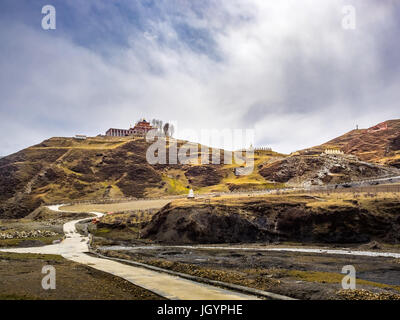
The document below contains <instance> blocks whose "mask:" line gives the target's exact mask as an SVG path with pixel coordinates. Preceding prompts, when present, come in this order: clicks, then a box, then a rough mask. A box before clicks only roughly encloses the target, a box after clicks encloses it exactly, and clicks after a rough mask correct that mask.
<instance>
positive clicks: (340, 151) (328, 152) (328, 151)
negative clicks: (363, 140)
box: [324, 149, 344, 154]
mask: <svg viewBox="0 0 400 320" xmlns="http://www.w3.org/2000/svg"><path fill="white" fill-rule="evenodd" d="M324 153H325V154H344V152H343V151H342V150H339V149H325V151H324Z"/></svg>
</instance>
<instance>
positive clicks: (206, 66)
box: [0, 0, 400, 156]
mask: <svg viewBox="0 0 400 320" xmlns="http://www.w3.org/2000/svg"><path fill="white" fill-rule="evenodd" d="M48 4H51V5H53V6H54V8H55V9H56V29H55V30H44V29H43V28H42V19H43V17H44V16H45V14H42V7H43V6H45V5H48ZM349 5H350V6H352V8H354V10H355V11H354V12H355V16H354V17H355V28H350V29H349V28H344V27H343V19H345V18H348V11H343V10H344V6H349ZM345 21H348V20H345ZM399 34H400V2H399V1H396V0H387V1H379V0H358V1H356V0H347V1H342V0H325V1H315V0H280V1H267V0H229V1H226V0H202V1H193V0H158V1H155V0H154V1H153V0H114V1H107V0H68V1H65V0H44V1H42V0H1V2H0V41H1V46H0V156H4V155H8V154H11V153H13V152H16V151H18V150H21V149H23V148H25V147H28V146H30V145H33V144H36V143H39V142H41V141H42V140H44V139H48V138H50V137H54V136H74V135H75V134H86V135H89V136H95V135H97V134H104V133H105V131H106V130H107V129H108V128H110V127H113V128H128V127H129V126H130V125H132V124H133V123H134V122H135V121H137V120H138V119H140V118H146V119H148V120H151V119H152V118H157V119H162V120H164V121H170V122H173V123H174V124H175V126H176V136H177V137H178V138H186V139H192V140H193V139H194V140H197V141H199V140H200V131H201V130H212V129H214V130H215V129H218V130H222V129H224V130H234V129H236V130H246V129H250V130H254V146H260V147H261V146H264V147H272V149H273V150H276V151H279V152H284V153H290V152H292V151H296V150H299V149H303V148H306V147H311V146H314V145H318V144H320V143H323V142H326V141H328V140H330V139H332V138H334V137H336V136H339V135H341V134H344V133H346V132H348V131H350V130H352V129H354V128H355V127H356V125H358V126H359V127H360V128H367V127H370V126H372V125H375V124H377V123H379V122H382V121H385V120H389V119H397V118H400V117H399V106H398V104H399V101H400V90H399V88H400V72H399V71H400V70H399V69H400V63H399V61H400V60H399V54H400V41H398V39H399ZM188 130H194V131H195V133H197V136H196V135H193V134H190V132H189V131H188ZM197 141H195V142H197ZM200 142H203V141H200ZM218 144H219V143H218V142H215V145H213V146H216V147H221V146H222V147H223V145H218ZM220 144H221V143H220Z"/></svg>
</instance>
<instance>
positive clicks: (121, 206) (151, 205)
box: [60, 199, 171, 213]
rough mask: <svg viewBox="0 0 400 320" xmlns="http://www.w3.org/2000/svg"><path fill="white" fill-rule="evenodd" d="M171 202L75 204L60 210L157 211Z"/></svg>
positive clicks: (144, 201)
mask: <svg viewBox="0 0 400 320" xmlns="http://www.w3.org/2000/svg"><path fill="white" fill-rule="evenodd" d="M169 202H171V200H170V199H159V200H136V201H127V202H119V203H106V204H95V203H93V204H76V205H68V206H63V207H61V208H60V210H64V211H77V212H91V211H97V212H103V213H106V212H121V211H134V210H146V209H158V208H162V207H163V206H165V205H166V204H168V203H169Z"/></svg>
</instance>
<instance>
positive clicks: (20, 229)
mask: <svg viewBox="0 0 400 320" xmlns="http://www.w3.org/2000/svg"><path fill="white" fill-rule="evenodd" d="M90 216H91V215H90V214H87V213H72V212H71V213H68V212H54V211H52V210H49V209H48V208H46V207H40V208H38V209H37V210H35V211H34V212H32V213H31V214H30V215H28V216H27V217H26V218H24V219H3V220H1V219H0V247H15V246H18V247H32V246H43V245H47V244H51V243H52V242H53V241H57V240H61V239H62V238H63V237H64V232H63V224H64V223H66V222H68V221H70V220H74V219H79V218H85V217H90Z"/></svg>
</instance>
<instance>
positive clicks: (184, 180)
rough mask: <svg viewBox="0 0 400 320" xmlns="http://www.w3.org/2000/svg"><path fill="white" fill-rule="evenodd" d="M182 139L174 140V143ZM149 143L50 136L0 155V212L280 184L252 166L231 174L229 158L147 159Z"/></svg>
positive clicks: (260, 160) (261, 160) (265, 155)
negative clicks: (212, 161)
mask: <svg viewBox="0 0 400 320" xmlns="http://www.w3.org/2000/svg"><path fill="white" fill-rule="evenodd" d="M174 141H175V140H174ZM184 142H185V141H178V142H177V144H178V147H179V146H181V145H182V144H183V143H184ZM149 145H150V144H149V143H147V142H146V141H145V140H144V139H143V138H139V137H135V138H132V137H94V138H88V139H87V140H77V139H74V138H51V139H48V140H45V141H43V142H42V143H40V144H38V145H35V146H32V147H29V148H27V149H24V150H21V151H20V152H17V153H15V154H12V155H10V156H7V157H4V158H2V159H0V217H3V218H6V217H23V216H25V215H27V214H29V213H30V212H32V211H33V210H34V209H35V208H37V207H38V206H39V205H40V204H42V203H53V202H67V201H73V200H80V199H101V198H121V197H136V198H142V197H157V196H165V195H176V194H187V193H188V191H189V188H193V189H194V190H195V191H196V192H211V191H229V190H237V189H241V188H253V189H260V188H275V187H277V186H278V187H279V186H280V185H279V184H274V183H269V182H268V181H266V180H265V179H264V178H263V177H262V176H261V175H259V173H258V172H257V171H254V172H253V173H252V174H251V175H249V176H244V177H236V176H235V174H234V169H235V167H238V166H237V165H235V164H232V165H191V164H177V165H149V164H148V163H147V161H146V150H147V148H148V147H149ZM199 150H200V148H199ZM272 155H274V156H275V155H277V154H276V153H274V152H271V151H270V152H265V153H262V154H258V155H257V156H256V159H255V163H256V165H260V164H262V163H264V162H265V161H267V160H269V159H270V158H271V156H272ZM167 156H168V154H167ZM201 156H202V154H201V152H200V151H199V157H201ZM221 159H223V153H222V151H221Z"/></svg>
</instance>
